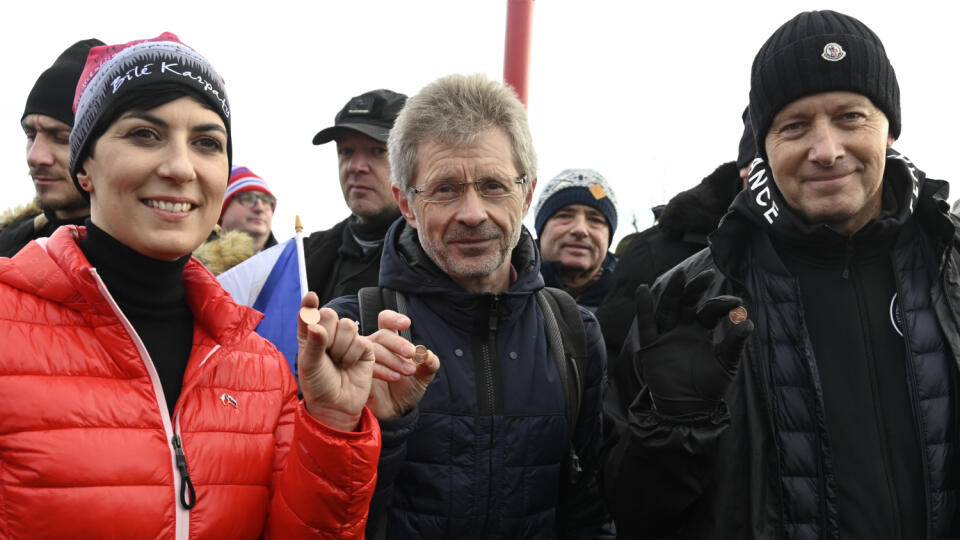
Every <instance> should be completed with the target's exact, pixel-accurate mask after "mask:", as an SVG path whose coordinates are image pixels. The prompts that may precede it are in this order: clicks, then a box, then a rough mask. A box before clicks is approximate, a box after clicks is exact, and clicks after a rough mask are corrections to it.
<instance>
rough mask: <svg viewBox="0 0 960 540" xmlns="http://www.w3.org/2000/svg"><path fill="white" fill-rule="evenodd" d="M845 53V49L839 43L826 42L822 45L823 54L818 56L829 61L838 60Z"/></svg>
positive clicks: (841, 58)
mask: <svg viewBox="0 0 960 540" xmlns="http://www.w3.org/2000/svg"><path fill="white" fill-rule="evenodd" d="M846 55H847V51H845V50H843V47H841V46H840V44H839V43H827V44H826V45H824V46H823V54H821V55H820V57H821V58H823V59H824V60H827V61H829V62H839V61H841V60H843V57H844V56H846Z"/></svg>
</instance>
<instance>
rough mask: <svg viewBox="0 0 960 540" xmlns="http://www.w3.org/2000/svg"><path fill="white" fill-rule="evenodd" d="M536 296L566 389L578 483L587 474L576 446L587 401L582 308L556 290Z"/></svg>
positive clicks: (572, 458)
mask: <svg viewBox="0 0 960 540" xmlns="http://www.w3.org/2000/svg"><path fill="white" fill-rule="evenodd" d="M536 295H537V303H538V304H539V305H540V311H541V312H542V313H543V318H544V324H545V325H546V332H547V343H548V345H549V347H550V352H551V354H552V356H553V358H554V360H555V361H556V362H557V372H558V373H559V374H560V384H561V386H562V387H563V396H564V401H565V409H566V417H567V428H568V432H569V435H570V456H569V457H570V463H569V467H570V471H569V472H570V481H571V483H576V482H577V480H578V479H579V478H580V475H581V474H582V472H583V471H582V469H581V468H580V458H579V457H578V456H577V453H576V449H575V448H574V445H573V435H574V433H575V432H576V429H577V419H578V418H579V417H580V401H581V400H582V399H583V384H584V382H583V374H584V372H585V371H584V369H585V368H584V363H585V361H586V357H587V332H586V329H585V328H584V326H583V319H582V318H581V317H580V308H579V306H577V302H576V301H575V300H574V299H573V297H571V296H570V295H569V294H567V293H566V292H564V291H561V290H560V289H555V288H553V287H544V288H543V289H540V290H538V291H537V293H536Z"/></svg>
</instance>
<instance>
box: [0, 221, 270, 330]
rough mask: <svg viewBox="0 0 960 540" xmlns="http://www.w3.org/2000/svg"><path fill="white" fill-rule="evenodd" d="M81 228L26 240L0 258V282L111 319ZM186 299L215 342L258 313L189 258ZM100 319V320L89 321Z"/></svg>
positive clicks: (248, 325) (250, 324)
mask: <svg viewBox="0 0 960 540" xmlns="http://www.w3.org/2000/svg"><path fill="white" fill-rule="evenodd" d="M85 235H86V229H85V228H84V227H77V226H74V225H70V226H64V227H60V228H59V229H57V231H56V232H54V233H53V235H52V236H50V237H49V238H47V239H41V240H40V241H34V242H30V243H29V244H27V246H26V247H24V248H23V249H22V250H21V251H20V252H19V253H17V255H16V256H14V257H13V258H11V259H6V260H4V259H0V281H2V282H5V283H7V284H8V285H10V286H12V287H15V288H18V289H21V290H23V291H26V292H28V293H30V294H34V295H36V296H39V297H41V298H44V299H47V300H50V301H51V302H56V303H59V304H63V305H65V306H67V307H69V308H70V309H73V310H75V311H77V312H79V313H80V314H81V315H82V316H84V317H86V318H88V320H89V318H90V317H93V318H95V319H99V318H101V317H106V318H113V317H114V313H113V309H112V308H111V307H110V304H109V302H107V300H106V299H105V298H104V296H103V294H101V292H100V290H99V287H98V284H97V279H96V278H95V277H94V275H93V274H92V273H91V272H90V269H91V268H92V267H91V266H90V263H89V261H88V260H87V258H86V256H84V254H83V251H81V250H80V245H79V242H80V240H81V239H82V238H83V237H84V236H85ZM183 285H184V288H185V289H186V298H187V304H188V305H189V306H190V310H191V312H192V313H193V316H194V321H195V323H196V324H197V325H198V326H200V327H201V328H202V329H203V330H204V331H205V332H207V333H208V334H209V335H210V336H212V337H213V339H214V340H215V341H217V342H218V343H222V344H224V345H231V344H235V343H237V342H239V341H240V340H242V339H243V338H244V337H246V336H247V335H249V334H250V332H252V331H253V330H254V329H255V328H256V326H257V324H259V322H260V319H261V318H263V315H261V314H260V313H258V312H257V311H256V310H253V309H252V308H248V307H246V306H239V305H237V304H236V303H234V301H233V299H232V298H231V297H230V293H228V292H226V291H225V290H223V288H222V287H221V286H220V284H219V282H218V281H217V280H216V278H215V277H213V274H211V273H210V272H209V271H208V270H207V269H206V268H205V267H204V266H203V265H202V264H201V263H200V262H199V261H197V260H196V259H193V258H191V259H190V261H189V262H187V265H186V267H185V268H184V271H183ZM92 322H93V323H94V324H103V322H102V320H101V321H92Z"/></svg>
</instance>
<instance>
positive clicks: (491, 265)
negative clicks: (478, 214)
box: [417, 224, 520, 279]
mask: <svg viewBox="0 0 960 540" xmlns="http://www.w3.org/2000/svg"><path fill="white" fill-rule="evenodd" d="M460 236H473V237H477V236H480V237H482V238H489V239H493V238H497V247H498V249H497V250H496V251H494V252H493V253H486V254H478V256H475V257H467V258H462V257H460V258H458V257H455V256H454V255H453V254H452V253H451V252H450V250H449V249H448V248H447V242H449V241H452V240H455V239H456V238H457V237H460ZM417 237H418V238H419V239H420V245H421V246H423V250H424V251H425V252H426V253H427V256H428V257H430V260H432V261H433V262H434V264H436V265H437V266H438V267H439V268H440V269H441V270H443V272H444V273H445V274H447V275H448V276H451V277H453V278H460V279H472V278H481V277H485V276H489V275H490V274H492V273H493V272H494V271H496V270H497V269H498V268H500V267H501V266H502V265H503V263H504V261H505V260H506V259H507V257H509V256H510V254H511V253H512V252H513V249H514V248H515V247H516V246H517V243H518V242H519V241H520V227H517V228H516V229H515V230H514V231H513V234H512V235H511V237H509V238H508V237H507V236H506V235H504V234H503V231H502V230H501V229H499V228H498V227H497V226H496V225H493V224H487V225H484V226H482V227H478V228H475V229H469V228H465V227H460V228H459V229H455V230H452V231H449V232H447V233H446V234H444V236H443V240H442V242H441V244H440V245H435V244H433V243H432V242H431V241H430V239H429V238H427V236H426V235H425V234H423V229H417Z"/></svg>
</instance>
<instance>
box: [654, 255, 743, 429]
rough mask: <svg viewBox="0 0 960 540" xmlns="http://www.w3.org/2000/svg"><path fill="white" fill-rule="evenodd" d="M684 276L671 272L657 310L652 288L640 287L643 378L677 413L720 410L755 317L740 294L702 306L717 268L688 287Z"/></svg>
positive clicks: (664, 408) (660, 405) (662, 404)
mask: <svg viewBox="0 0 960 540" xmlns="http://www.w3.org/2000/svg"><path fill="white" fill-rule="evenodd" d="M684 279H685V276H684V275H683V273H682V272H674V273H673V274H671V275H670V277H669V278H668V281H667V283H666V285H665V287H664V290H663V294H662V295H661V296H660V302H659V303H658V304H657V307H656V312H654V306H653V297H652V295H651V294H650V288H649V287H648V286H646V285H641V286H640V287H638V288H637V331H638V335H639V341H640V346H641V349H640V353H639V354H640V361H641V362H642V369H643V379H644V382H645V383H646V384H647V387H648V388H649V389H650V394H651V397H652V399H653V404H654V407H655V408H656V409H657V410H658V411H659V412H660V413H661V414H663V415H665V416H672V417H676V416H683V415H687V414H697V413H710V412H712V411H714V410H715V409H716V407H717V405H718V404H719V403H720V402H721V401H722V400H723V397H724V395H725V394H726V391H727V387H728V386H729V385H730V381H732V380H733V377H734V376H735V375H736V373H737V368H738V366H739V364H740V354H741V353H742V352H743V347H744V345H745V344H746V341H747V338H748V337H749V336H750V333H751V332H753V321H751V320H749V319H747V318H746V316H747V313H746V310H745V309H744V308H743V300H741V299H740V298H738V297H736V296H727V295H722V296H716V297H714V298H710V299H707V300H705V301H704V302H702V303H701V304H700V305H699V308H698V305H697V304H698V302H699V301H700V299H701V297H702V296H703V294H704V293H705V292H706V290H707V288H708V287H709V286H710V284H711V283H712V282H713V279H714V271H713V270H707V271H705V272H703V273H701V274H699V275H697V276H696V277H694V278H693V279H692V280H690V282H689V283H687V284H686V286H684ZM721 330H722V331H721Z"/></svg>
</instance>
